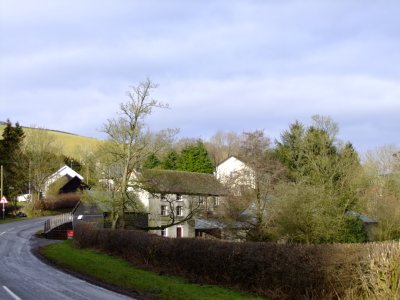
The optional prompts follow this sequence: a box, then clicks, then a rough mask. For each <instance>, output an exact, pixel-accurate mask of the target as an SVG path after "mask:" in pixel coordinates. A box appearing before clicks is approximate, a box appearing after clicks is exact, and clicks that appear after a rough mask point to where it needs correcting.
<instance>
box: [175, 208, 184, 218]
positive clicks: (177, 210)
mask: <svg viewBox="0 0 400 300" xmlns="http://www.w3.org/2000/svg"><path fill="white" fill-rule="evenodd" d="M182 212H183V209H182V206H177V207H176V215H177V216H182Z"/></svg>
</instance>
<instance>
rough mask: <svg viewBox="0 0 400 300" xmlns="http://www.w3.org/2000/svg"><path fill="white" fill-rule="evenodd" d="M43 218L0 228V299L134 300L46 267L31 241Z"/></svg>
mask: <svg viewBox="0 0 400 300" xmlns="http://www.w3.org/2000/svg"><path fill="white" fill-rule="evenodd" d="M44 220H45V219H44V218H38V219H31V220H24V221H18V222H13V223H7V224H0V299H4V300H8V299H10V300H30V299H32V300H53V299H54V300H67V299H76V300H81V299H82V300H83V299H85V300H94V299H96V300H102V299H104V300H117V299H118V300H121V299H133V298H129V297H127V296H124V295H121V294H117V293H115V292H112V291H109V290H106V289H104V288H101V287H98V286H95V285H93V284H90V283H88V282H86V281H83V280H81V279H78V278H75V277H73V276H71V275H69V274H66V273H64V272H62V271H59V270H57V269H54V268H53V267H51V266H48V265H46V264H45V263H43V262H41V261H40V260H39V259H38V258H36V257H35V256H34V255H33V254H32V253H31V245H30V238H31V236H32V235H33V234H34V233H35V232H37V231H38V230H39V229H42V228H43V223H44Z"/></svg>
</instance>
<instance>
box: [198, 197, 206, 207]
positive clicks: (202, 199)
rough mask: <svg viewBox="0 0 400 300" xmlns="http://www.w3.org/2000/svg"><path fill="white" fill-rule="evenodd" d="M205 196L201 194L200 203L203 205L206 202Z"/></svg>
mask: <svg viewBox="0 0 400 300" xmlns="http://www.w3.org/2000/svg"><path fill="white" fill-rule="evenodd" d="M205 202H206V201H205V197H204V196H199V204H200V205H203V204H204V203H205Z"/></svg>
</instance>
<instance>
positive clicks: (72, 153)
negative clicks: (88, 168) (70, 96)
mask: <svg viewBox="0 0 400 300" xmlns="http://www.w3.org/2000/svg"><path fill="white" fill-rule="evenodd" d="M4 127H5V125H0V139H2V134H3V130H4ZM23 130H24V132H26V133H27V132H29V131H31V130H43V129H36V128H29V127H23ZM45 130H46V131H47V132H48V133H49V135H51V136H53V137H54V138H55V139H56V142H57V143H59V144H60V145H61V146H62V147H61V149H62V154H64V155H66V156H69V157H73V158H76V159H77V158H79V157H80V153H79V152H80V150H81V149H90V151H95V150H96V149H97V147H98V146H99V145H100V144H101V143H102V141H101V140H98V139H95V138H90V137H84V136H80V135H76V134H73V133H68V132H61V131H55V130H48V129H45Z"/></svg>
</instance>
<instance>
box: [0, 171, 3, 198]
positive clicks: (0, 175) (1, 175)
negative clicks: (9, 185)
mask: <svg viewBox="0 0 400 300" xmlns="http://www.w3.org/2000/svg"><path fill="white" fill-rule="evenodd" d="M0 168H1V169H0V173H1V174H0V177H1V179H0V181H1V196H0V198H2V197H3V165H1V167H0Z"/></svg>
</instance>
